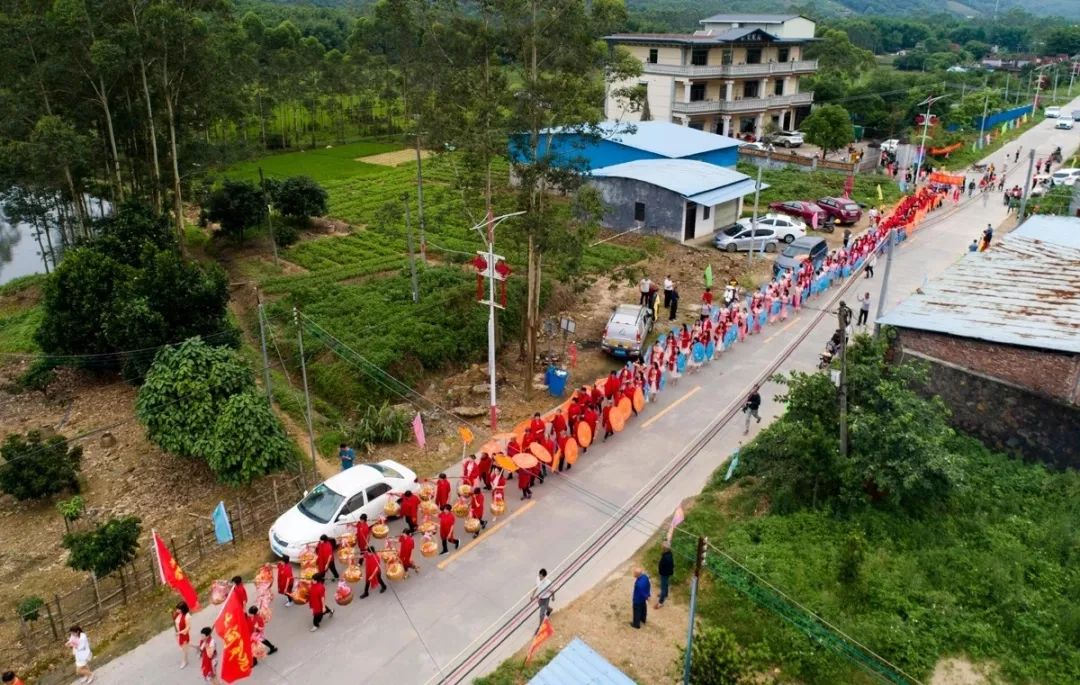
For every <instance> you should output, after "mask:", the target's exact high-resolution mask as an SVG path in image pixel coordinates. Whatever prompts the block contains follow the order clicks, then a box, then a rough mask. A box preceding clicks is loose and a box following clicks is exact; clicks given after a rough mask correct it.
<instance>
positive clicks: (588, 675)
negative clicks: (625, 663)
mask: <svg viewBox="0 0 1080 685" xmlns="http://www.w3.org/2000/svg"><path fill="white" fill-rule="evenodd" d="M529 685H637V684H636V683H635V682H634V681H633V680H631V679H630V678H629V677H627V676H626V674H625V673H623V672H622V671H620V670H619V669H617V668H615V667H614V666H612V665H611V664H610V663H608V662H607V660H606V659H604V657H602V656H600V655H599V654H597V653H596V652H595V651H593V649H592V648H591V647H589V645H587V644H585V643H584V642H582V641H581V638H577V637H575V638H574V639H573V641H572V642H571V643H570V644H568V645H566V647H563V649H562V651H561V652H559V653H558V654H556V655H555V658H554V659H552V660H551V661H549V662H548V664H547V666H544V667H543V668H542V669H540V672H539V673H537V674H536V675H534V676H533V677H532V680H530V681H529Z"/></svg>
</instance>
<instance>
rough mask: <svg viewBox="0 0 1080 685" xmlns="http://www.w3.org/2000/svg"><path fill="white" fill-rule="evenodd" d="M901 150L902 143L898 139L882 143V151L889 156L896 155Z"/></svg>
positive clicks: (890, 139)
mask: <svg viewBox="0 0 1080 685" xmlns="http://www.w3.org/2000/svg"><path fill="white" fill-rule="evenodd" d="M899 148H900V141H899V140H897V139H896V138H889V139H888V140H883V141H881V149H882V150H884V151H885V152H888V153H889V154H893V155H895V154H896V151H897V150H898V149H899Z"/></svg>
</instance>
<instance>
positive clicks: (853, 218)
mask: <svg viewBox="0 0 1080 685" xmlns="http://www.w3.org/2000/svg"><path fill="white" fill-rule="evenodd" d="M817 205H818V207H821V208H822V209H823V210H825V213H826V214H828V215H829V216H831V217H832V218H833V219H836V223H838V224H854V223H856V222H858V221H859V219H861V218H862V209H860V208H859V205H858V204H856V203H855V202H854V201H853V200H849V199H847V198H845V197H823V198H821V199H820V200H818V201H817Z"/></svg>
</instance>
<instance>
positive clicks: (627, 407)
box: [611, 397, 634, 421]
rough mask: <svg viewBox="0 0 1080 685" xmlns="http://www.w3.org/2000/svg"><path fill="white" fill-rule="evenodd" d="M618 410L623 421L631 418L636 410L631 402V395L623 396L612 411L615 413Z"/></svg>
mask: <svg viewBox="0 0 1080 685" xmlns="http://www.w3.org/2000/svg"><path fill="white" fill-rule="evenodd" d="M616 411H617V412H619V414H620V415H621V416H622V420H623V421H626V420H627V419H629V418H630V415H631V414H633V413H634V410H633V409H632V407H631V404H630V398H629V397H623V398H621V399H620V400H619V403H618V404H616V405H615V406H614V407H612V411H611V413H612V414H614V413H615V412H616Z"/></svg>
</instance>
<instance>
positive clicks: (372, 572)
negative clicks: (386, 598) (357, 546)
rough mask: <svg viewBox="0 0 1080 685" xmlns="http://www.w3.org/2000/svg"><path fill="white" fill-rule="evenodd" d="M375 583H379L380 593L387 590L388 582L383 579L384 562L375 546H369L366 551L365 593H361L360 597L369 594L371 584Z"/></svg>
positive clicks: (362, 597)
mask: <svg viewBox="0 0 1080 685" xmlns="http://www.w3.org/2000/svg"><path fill="white" fill-rule="evenodd" d="M375 583H378V584H379V594H382V593H383V592H386V583H385V582H384V581H383V579H382V564H381V563H380V561H379V555H378V554H376V553H375V548H374V547H368V548H367V552H364V594H362V595H360V599H364V598H365V597H367V596H368V592H369V591H370V590H371V586H372V585H374V584H375Z"/></svg>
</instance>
